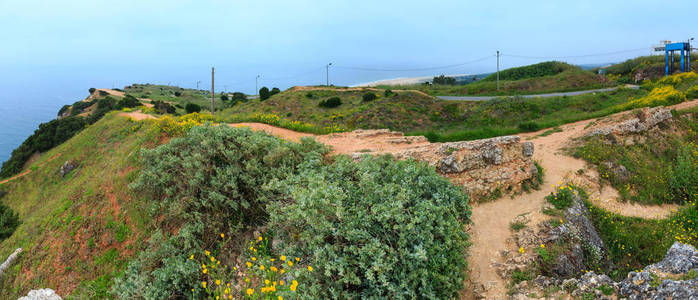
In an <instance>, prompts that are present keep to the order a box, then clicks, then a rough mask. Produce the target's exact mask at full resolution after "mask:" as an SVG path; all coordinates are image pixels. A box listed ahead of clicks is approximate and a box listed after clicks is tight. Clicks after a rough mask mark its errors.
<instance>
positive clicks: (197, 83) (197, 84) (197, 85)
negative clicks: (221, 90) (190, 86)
mask: <svg viewBox="0 0 698 300" xmlns="http://www.w3.org/2000/svg"><path fill="white" fill-rule="evenodd" d="M199 83H201V80H199V81H197V82H196V90H197V91H198V90H199Z"/></svg>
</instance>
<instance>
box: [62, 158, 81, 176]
mask: <svg viewBox="0 0 698 300" xmlns="http://www.w3.org/2000/svg"><path fill="white" fill-rule="evenodd" d="M77 166H78V163H77V162H76V161H74V160H69V161H66V162H65V163H64V164H63V166H62V167H61V177H65V175H68V173H70V171H72V170H75V168H77Z"/></svg>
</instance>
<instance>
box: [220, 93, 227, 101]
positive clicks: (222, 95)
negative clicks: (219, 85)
mask: <svg viewBox="0 0 698 300" xmlns="http://www.w3.org/2000/svg"><path fill="white" fill-rule="evenodd" d="M221 101H224V102H225V101H228V94H221Z"/></svg>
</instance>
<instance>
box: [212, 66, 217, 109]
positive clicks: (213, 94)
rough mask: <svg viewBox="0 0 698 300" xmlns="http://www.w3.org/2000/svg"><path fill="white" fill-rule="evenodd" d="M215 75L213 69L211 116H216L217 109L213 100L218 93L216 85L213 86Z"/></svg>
mask: <svg viewBox="0 0 698 300" xmlns="http://www.w3.org/2000/svg"><path fill="white" fill-rule="evenodd" d="M214 75H215V71H214V68H213V67H211V114H212V115H215V114H216V107H215V106H214V105H213V99H214V98H215V97H216V92H215V90H214V85H213V82H214Z"/></svg>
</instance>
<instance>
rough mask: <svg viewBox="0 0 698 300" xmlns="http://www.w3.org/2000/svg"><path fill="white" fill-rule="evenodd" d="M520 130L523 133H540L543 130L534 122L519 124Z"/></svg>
mask: <svg viewBox="0 0 698 300" xmlns="http://www.w3.org/2000/svg"><path fill="white" fill-rule="evenodd" d="M519 129H520V130H521V131H525V132H526V131H538V130H540V129H541V126H540V125H539V124H538V123H536V122H534V121H529V122H523V123H520V124H519Z"/></svg>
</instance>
